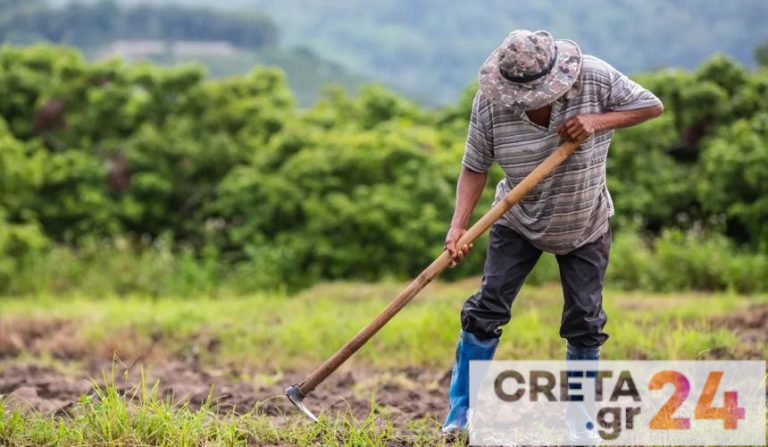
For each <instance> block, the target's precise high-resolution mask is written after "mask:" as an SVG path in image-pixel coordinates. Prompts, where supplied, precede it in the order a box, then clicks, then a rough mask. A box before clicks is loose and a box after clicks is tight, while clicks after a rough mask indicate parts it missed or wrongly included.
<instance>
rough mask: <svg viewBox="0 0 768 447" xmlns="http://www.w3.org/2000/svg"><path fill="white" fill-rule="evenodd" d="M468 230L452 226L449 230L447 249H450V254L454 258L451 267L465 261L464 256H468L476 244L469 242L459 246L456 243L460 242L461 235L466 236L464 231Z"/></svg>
mask: <svg viewBox="0 0 768 447" xmlns="http://www.w3.org/2000/svg"><path fill="white" fill-rule="evenodd" d="M466 232H467V229H466V228H459V227H451V229H450V230H448V234H447V235H446V236H445V249H446V250H448V254H449V255H451V258H453V262H451V268H453V267H456V266H457V265H458V264H459V263H460V262H461V261H463V260H464V256H466V255H467V254H468V253H469V252H470V250H472V247H473V246H474V244H469V245H464V246H463V247H461V248H459V247H458V246H457V245H456V244H458V242H459V239H461V237H462V236H464V233H466Z"/></svg>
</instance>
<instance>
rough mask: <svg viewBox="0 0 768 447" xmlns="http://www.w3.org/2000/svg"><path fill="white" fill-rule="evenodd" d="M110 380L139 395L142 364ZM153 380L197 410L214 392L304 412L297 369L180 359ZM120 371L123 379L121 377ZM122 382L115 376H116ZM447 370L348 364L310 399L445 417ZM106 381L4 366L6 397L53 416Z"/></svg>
mask: <svg viewBox="0 0 768 447" xmlns="http://www.w3.org/2000/svg"><path fill="white" fill-rule="evenodd" d="M110 369H112V370H113V371H114V374H111V373H107V378H106V381H108V382H111V383H114V385H115V386H116V388H117V389H118V390H119V392H120V393H121V394H123V395H125V396H127V397H129V398H130V397H133V396H135V395H136V389H137V388H136V385H137V384H138V383H140V377H141V374H142V368H140V367H138V366H135V367H133V368H132V369H131V370H125V369H122V367H121V366H112V367H111V368H107V370H110ZM144 372H145V374H146V377H147V379H148V382H149V383H150V384H151V383H154V382H155V381H157V383H158V388H157V391H158V395H159V396H160V397H162V398H164V399H167V398H170V399H172V400H173V401H175V402H178V403H188V405H189V406H190V407H191V408H192V409H196V408H199V407H201V406H202V405H204V404H205V403H206V402H207V401H208V400H209V398H210V399H211V402H212V404H213V407H214V408H215V409H216V410H218V411H219V412H230V411H234V412H236V413H245V412H249V411H254V412H255V413H256V414H263V415H267V416H270V417H276V418H282V417H283V416H286V415H291V414H296V412H295V410H294V408H293V406H292V405H291V404H290V403H289V402H288V401H287V399H285V398H284V397H283V389H284V387H285V386H286V384H291V383H295V382H298V381H300V380H301V379H302V378H303V374H302V373H289V374H285V375H278V376H277V377H272V378H270V379H269V380H268V382H273V383H268V384H266V383H264V381H263V380H258V379H254V380H236V379H232V378H228V377H226V376H224V375H219V374H212V373H209V372H206V371H203V370H202V369H200V368H199V367H196V366H195V365H192V364H186V363H183V362H180V361H172V362H170V363H166V364H163V365H156V366H154V367H151V368H148V369H146V370H144ZM110 377H114V378H117V379H113V378H110ZM113 380H114V381H113ZM447 380H448V375H447V374H446V372H437V371H429V370H425V369H418V368H404V369H398V370H373V369H364V370H348V371H345V372H341V373H337V374H335V375H333V376H331V377H330V378H329V379H328V380H327V381H326V382H325V383H323V384H322V385H320V387H319V388H318V389H317V390H316V391H315V392H314V393H313V394H312V395H310V396H309V397H307V398H306V400H305V403H306V404H307V406H308V407H309V408H310V409H311V410H312V411H314V412H316V413H322V412H330V413H331V414H337V413H347V412H352V414H354V415H355V416H357V417H359V418H364V417H365V416H366V415H368V414H370V412H371V397H372V396H375V400H376V404H377V406H376V409H375V411H376V412H378V413H382V412H386V413H388V414H389V415H390V416H391V417H392V420H393V422H394V423H395V424H397V425H400V424H403V425H404V424H405V422H407V421H412V420H414V419H420V418H432V419H440V418H442V417H443V416H444V411H445V410H446V400H445V391H444V390H445V388H446V387H447ZM104 383H105V377H104V375H103V374H101V375H100V374H98V373H96V374H94V375H92V376H88V375H85V374H83V375H70V374H67V373H64V372H60V371H57V370H55V369H53V368H51V367H39V366H35V365H29V364H27V365H15V366H14V365H11V366H6V367H4V368H3V367H1V366H0V395H6V399H7V403H8V404H9V406H10V407H12V408H19V409H21V410H25V411H27V410H36V411H40V412H42V413H44V414H49V415H67V414H69V412H70V410H71V409H72V408H73V407H74V406H75V404H76V403H77V402H78V400H79V399H80V397H81V396H83V395H93V394H94V393H95V390H94V387H95V386H102V385H103V384H104Z"/></svg>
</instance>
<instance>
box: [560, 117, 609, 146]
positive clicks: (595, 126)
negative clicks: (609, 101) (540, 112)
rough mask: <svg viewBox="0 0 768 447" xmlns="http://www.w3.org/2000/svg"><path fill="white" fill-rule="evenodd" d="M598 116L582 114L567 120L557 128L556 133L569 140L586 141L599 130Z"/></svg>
mask: <svg viewBox="0 0 768 447" xmlns="http://www.w3.org/2000/svg"><path fill="white" fill-rule="evenodd" d="M600 126H601V121H600V115H597V114H584V115H576V116H574V117H572V118H569V119H568V120H567V121H566V122H564V123H563V124H561V125H560V127H558V128H557V133H558V134H560V136H561V137H563V138H567V139H570V140H579V139H582V138H583V139H586V138H587V137H589V136H591V135H592V134H593V133H595V131H597V130H600V128H601V127H600Z"/></svg>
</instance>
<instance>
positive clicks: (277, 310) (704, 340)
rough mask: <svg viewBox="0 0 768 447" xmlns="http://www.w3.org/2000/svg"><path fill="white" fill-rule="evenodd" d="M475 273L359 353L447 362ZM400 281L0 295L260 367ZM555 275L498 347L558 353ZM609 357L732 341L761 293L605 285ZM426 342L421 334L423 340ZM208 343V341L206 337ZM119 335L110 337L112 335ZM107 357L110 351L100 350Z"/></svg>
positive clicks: (18, 311)
mask: <svg viewBox="0 0 768 447" xmlns="http://www.w3.org/2000/svg"><path fill="white" fill-rule="evenodd" d="M476 285H477V280H476V279H474V280H466V281H463V282H459V283H454V284H444V283H438V284H435V285H432V286H430V287H429V288H428V289H427V290H426V291H425V292H424V293H423V294H422V296H419V297H418V298H416V300H415V301H414V302H413V303H412V304H411V305H410V306H409V307H407V308H406V309H405V310H404V311H402V312H401V313H400V314H399V315H398V316H397V317H396V318H394V319H393V320H392V321H391V322H390V323H389V324H388V325H387V326H385V328H384V329H383V330H382V331H381V332H380V333H379V334H378V335H377V336H376V337H374V338H373V339H372V340H371V341H370V342H369V343H368V345H366V346H365V347H364V348H363V349H362V350H361V351H360V352H359V353H358V354H357V355H356V357H355V359H354V362H357V363H358V364H364V365H369V366H373V367H383V368H388V367H401V366H404V365H418V366H427V367H439V368H448V367H449V366H450V361H451V359H452V353H453V349H454V343H455V340H456V336H457V334H458V331H459V318H458V314H459V309H460V307H461V303H462V302H463V300H464V299H465V298H466V297H467V296H468V295H469V294H470V293H472V292H473V291H474V288H475V287H476ZM399 288H400V284H397V283H381V284H373V285H371V284H349V283H345V284H325V285H321V286H318V287H315V288H313V289H310V290H307V291H305V292H303V293H301V294H299V295H296V296H292V297H286V296H280V295H263V294H255V295H252V296H249V297H241V298H225V299H218V300H213V299H210V298H183V299H182V298H179V299H149V298H143V297H131V298H103V299H93V297H84V296H75V297H67V298H59V297H43V298H26V299H14V300H8V299H6V300H2V301H0V315H2V318H3V319H5V320H6V321H11V320H26V319H33V320H39V321H45V320H50V319H57V320H58V319H60V320H73V321H77V322H78V326H79V328H78V330H77V331H76V333H75V334H74V338H75V340H74V341H73V342H74V343H81V344H82V345H83V349H85V350H87V351H90V352H93V351H98V350H100V349H101V350H104V349H105V347H104V346H102V345H103V344H105V343H107V342H109V343H108V346H106V348H112V347H114V348H115V349H117V350H118V351H120V349H126V350H128V351H136V350H141V349H148V348H149V346H150V345H152V346H153V347H154V349H159V350H160V351H163V352H165V353H168V354H173V355H180V356H183V355H186V354H189V355H193V354H194V355H197V356H199V357H200V359H199V360H200V361H201V362H202V363H203V364H208V365H217V364H221V363H238V364H240V365H245V366H248V367H250V368H252V369H258V370H261V371H265V372H266V371H271V372H274V371H279V370H283V369H305V368H307V367H312V366H314V365H315V364H316V363H317V362H319V361H322V360H324V359H325V358H327V357H328V356H329V355H331V354H332V353H333V352H334V351H335V350H336V349H337V348H338V347H339V346H341V345H342V344H343V343H344V342H346V341H347V340H348V339H349V338H350V337H351V336H352V335H354V334H355V333H356V332H357V331H358V330H359V329H360V328H361V327H362V326H364V325H365V324H366V323H367V322H368V321H370V319H372V318H373V317H374V316H375V315H376V314H377V313H378V312H379V311H380V310H381V309H382V308H383V307H384V306H385V305H386V303H387V302H388V301H389V300H390V299H391V298H392V297H393V296H394V295H395V294H396V293H397V291H398V290H399ZM560 293H561V292H560V289H559V286H556V285H552V286H544V287H535V288H534V287H525V288H523V290H522V292H521V293H520V296H519V297H518V299H517V302H516V303H515V305H514V306H513V317H512V322H511V323H510V324H509V325H508V326H507V327H506V328H505V333H504V335H503V336H502V344H501V346H500V350H499V356H501V357H503V358H507V359H559V358H561V357H562V356H563V350H564V342H563V340H562V339H560V338H559V337H558V335H557V333H558V328H559V322H560V312H561V306H562V299H561V296H560ZM604 302H605V307H606V309H607V312H608V315H609V321H608V325H607V327H606V330H607V332H608V333H609V334H611V335H612V337H611V339H610V340H609V341H608V343H607V344H606V345H605V347H604V351H603V352H604V355H605V357H606V358H612V359H624V358H647V359H667V358H674V359H694V358H697V357H699V356H701V355H702V354H703V353H705V352H706V351H707V350H711V349H713V348H717V349H720V350H723V349H725V350H736V349H738V348H739V343H740V340H739V338H738V337H737V336H736V335H735V334H733V333H732V332H730V331H729V330H727V329H725V328H720V329H715V328H712V327H711V326H710V325H709V324H708V321H709V320H710V319H711V318H713V317H716V316H721V315H724V314H726V313H729V312H734V311H737V310H739V309H742V308H745V307H746V306H748V305H750V304H753V303H758V302H768V295H753V296H739V295H735V294H698V293H683V294H655V293H641V292H634V293H627V292H613V291H607V292H606V294H605V298H604ZM427 340H428V342H425V341H427ZM211 342H213V343H215V344H216V349H215V352H209V351H208V350H206V349H205V347H204V346H202V345H204V344H206V343H211ZM113 345H114V346H113ZM106 354H107V356H108V357H109V356H111V352H107V353H106Z"/></svg>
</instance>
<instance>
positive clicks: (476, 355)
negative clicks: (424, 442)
mask: <svg viewBox="0 0 768 447" xmlns="http://www.w3.org/2000/svg"><path fill="white" fill-rule="evenodd" d="M498 345H499V339H498V338H492V339H489V340H480V339H478V338H477V337H475V336H474V335H473V334H472V333H471V332H466V331H461V335H460V336H459V343H458V345H457V346H456V361H455V362H454V364H453V373H452V374H451V387H450V389H449V391H448V399H449V400H450V404H451V408H450V410H449V411H448V416H447V417H446V418H445V423H443V430H442V431H443V433H444V434H457V433H461V432H464V431H465V430H466V429H467V418H468V417H467V412H468V410H469V361H470V360H491V359H492V358H493V354H494V353H495V352H496V347H497V346H498Z"/></svg>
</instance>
